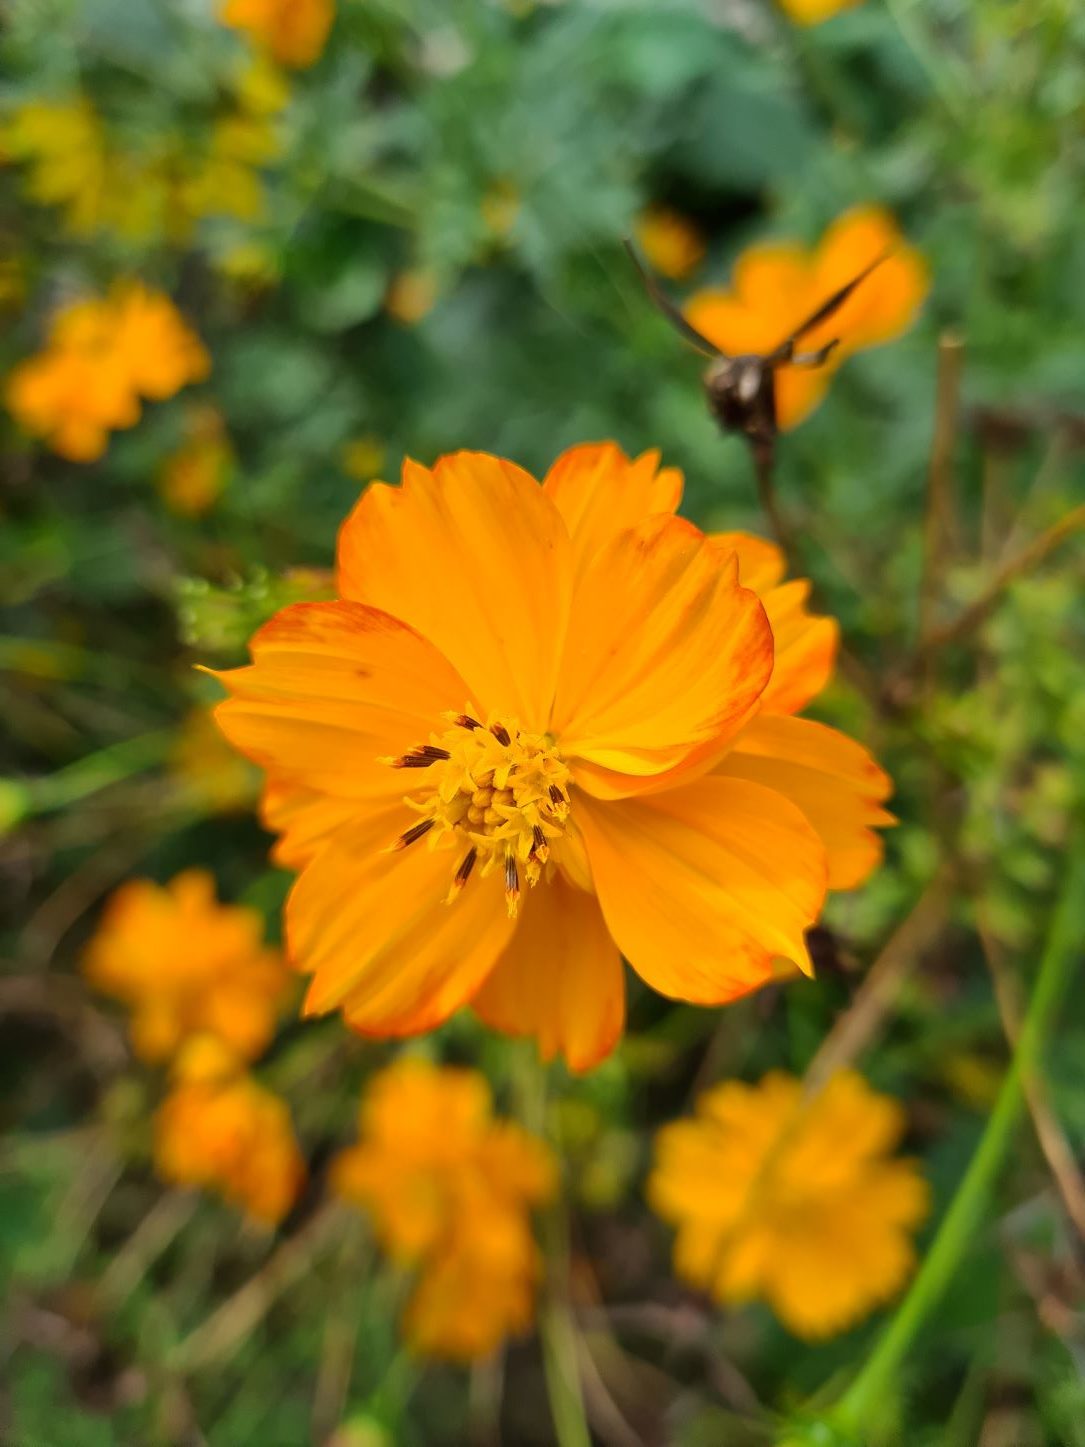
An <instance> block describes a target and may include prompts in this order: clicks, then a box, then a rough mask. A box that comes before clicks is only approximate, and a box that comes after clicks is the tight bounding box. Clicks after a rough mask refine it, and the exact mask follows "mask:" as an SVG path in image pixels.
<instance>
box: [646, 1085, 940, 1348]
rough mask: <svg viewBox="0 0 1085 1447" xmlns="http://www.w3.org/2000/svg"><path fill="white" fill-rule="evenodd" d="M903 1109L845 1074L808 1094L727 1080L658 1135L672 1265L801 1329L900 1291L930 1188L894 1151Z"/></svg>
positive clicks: (834, 1321)
mask: <svg viewBox="0 0 1085 1447" xmlns="http://www.w3.org/2000/svg"><path fill="white" fill-rule="evenodd" d="M903 1133H904V1112H903V1111H902V1110H901V1108H900V1106H899V1105H898V1104H897V1103H896V1101H894V1100H891V1099H890V1098H889V1097H888V1096H884V1095H876V1094H875V1093H874V1092H873V1091H872V1090H871V1089H870V1088H869V1086H868V1085H867V1084H866V1083H865V1081H864V1080H863V1079H862V1077H861V1076H859V1075H856V1074H854V1073H852V1072H844V1073H841V1074H839V1075H837V1076H835V1077H833V1079H831V1080H830V1081H829V1082H828V1084H827V1085H826V1086H825V1088H824V1089H823V1090H822V1091H821V1092H820V1093H819V1094H817V1095H814V1096H813V1097H812V1098H810V1099H806V1098H804V1095H803V1086H802V1082H801V1081H800V1080H795V1079H793V1078H792V1077H791V1076H788V1075H783V1074H780V1073H773V1074H770V1075H767V1076H766V1077H765V1078H764V1080H762V1081H761V1083H760V1084H759V1085H753V1086H750V1085H740V1084H739V1083H738V1082H736V1081H729V1082H728V1083H727V1084H725V1085H719V1086H716V1087H715V1088H714V1089H713V1090H710V1091H708V1092H706V1093H705V1094H704V1095H702V1096H701V1097H700V1099H699V1100H698V1101H697V1114H696V1116H695V1117H694V1118H693V1119H692V1120H683V1121H678V1122H676V1123H675V1124H673V1125H668V1126H665V1127H664V1128H663V1129H662V1130H661V1131H660V1132H659V1134H658V1136H657V1137H656V1165H655V1170H654V1172H653V1174H652V1176H651V1178H650V1180H649V1182H648V1196H649V1200H650V1202H651V1204H652V1206H653V1208H654V1209H655V1210H656V1211H657V1212H658V1213H659V1214H660V1215H661V1216H662V1217H663V1218H664V1219H665V1220H667V1221H670V1222H672V1223H673V1224H674V1225H676V1226H677V1227H678V1237H677V1240H676V1242H675V1251H674V1263H675V1269H676V1270H677V1271H678V1273H679V1274H680V1275H681V1276H683V1277H685V1278H686V1279H687V1280H688V1281H690V1282H692V1283H693V1285H695V1286H699V1287H704V1288H705V1289H706V1290H708V1291H711V1292H712V1294H713V1296H715V1298H716V1299H717V1301H720V1302H726V1303H727V1304H729V1305H738V1304H740V1303H744V1302H748V1301H753V1300H755V1299H757V1298H763V1299H764V1300H766V1301H768V1302H769V1303H770V1305H771V1306H772V1308H773V1309H774V1311H775V1312H776V1314H777V1315H778V1316H779V1317H780V1319H781V1320H782V1321H783V1322H784V1323H785V1324H786V1325H787V1326H788V1327H789V1328H790V1329H791V1330H792V1331H793V1332H795V1333H796V1334H797V1335H799V1336H803V1337H809V1338H812V1339H813V1338H818V1337H825V1336H832V1335H833V1334H834V1333H836V1332H840V1331H844V1330H846V1329H847V1328H848V1327H850V1326H854V1325H855V1323H856V1322H858V1321H860V1320H862V1318H863V1317H864V1316H866V1315H867V1314H868V1313H869V1312H870V1311H871V1310H872V1309H873V1308H874V1307H875V1306H878V1305H880V1304H881V1303H882V1302H884V1301H887V1300H888V1299H889V1298H890V1297H892V1296H893V1295H894V1294H895V1293H896V1292H897V1291H899V1290H900V1288H901V1286H902V1285H903V1284H904V1282H905V1280H906V1278H907V1277H908V1275H909V1274H910V1272H911V1270H912V1267H913V1266H914V1264H915V1251H914V1249H913V1246H912V1241H911V1233H912V1232H913V1231H914V1229H915V1228H916V1227H917V1226H918V1225H919V1223H920V1222H921V1221H922V1220H923V1218H924V1217H925V1216H926V1214H927V1211H928V1209H929V1199H928V1191H927V1185H926V1182H925V1181H924V1180H923V1177H922V1176H921V1175H920V1172H919V1168H918V1167H917V1166H916V1164H915V1163H914V1162H912V1161H907V1160H894V1159H892V1158H891V1152H892V1151H893V1149H894V1147H895V1146H896V1144H897V1142H898V1141H899V1139H900V1137H901V1136H902V1135H903Z"/></svg>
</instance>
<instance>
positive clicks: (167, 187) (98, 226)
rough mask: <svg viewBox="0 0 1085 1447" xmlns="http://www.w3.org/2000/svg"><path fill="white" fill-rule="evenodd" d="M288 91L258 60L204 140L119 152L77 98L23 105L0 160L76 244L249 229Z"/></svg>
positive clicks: (261, 203)
mask: <svg viewBox="0 0 1085 1447" xmlns="http://www.w3.org/2000/svg"><path fill="white" fill-rule="evenodd" d="M288 98H289V91H288V89H287V87H286V85H285V83H284V81H283V79H282V76H281V74H280V73H279V72H278V71H276V70H275V69H274V68H273V67H272V66H270V65H269V64H268V63H267V62H266V61H262V60H257V61H255V62H252V63H250V64H249V65H248V66H247V67H246V68H245V70H243V71H242V73H241V74H240V76H239V78H238V80H237V84H236V89H235V100H234V104H233V106H232V107H231V108H230V109H229V110H227V111H226V112H225V113H224V114H221V115H218V116H217V117H216V118H215V119H214V120H213V121H212V123H211V125H210V128H209V130H208V131H207V133H206V135H205V136H201V137H197V136H194V134H193V133H192V132H191V131H189V130H186V131H185V132H183V133H182V132H180V131H163V132H155V133H154V134H150V135H146V136H144V137H143V139H142V141H141V142H140V143H139V145H138V146H137V147H136V148H135V149H131V148H130V147H131V144H132V143H131V142H130V141H129V142H125V143H123V144H122V143H121V142H119V141H117V140H116V139H115V138H114V137H112V136H111V135H110V134H109V130H108V128H107V126H106V124H105V122H104V121H103V120H102V117H101V116H100V115H99V113H98V112H97V110H96V109H95V108H94V106H93V104H92V103H91V102H90V100H88V99H87V97H85V96H76V97H74V98H73V99H70V100H62V101H40V100H35V101H30V102H28V103H27V104H25V105H23V106H20V107H18V108H17V109H16V110H15V111H14V112H13V113H12V115H11V116H10V117H9V118H8V119H7V120H6V121H5V122H4V123H3V124H2V125H0V154H2V155H4V156H5V157H6V158H8V159H10V160H12V161H19V162H22V163H23V164H24V165H25V167H26V189H27V194H28V195H29V196H30V197H31V199H32V200H34V201H36V202H38V203H39V204H41V205H46V206H59V207H60V208H61V209H62V211H63V214H64V218H65V222H66V224H67V226H68V229H69V230H70V231H71V232H72V233H73V234H75V235H77V236H87V235H91V234H93V233H95V232H110V233H112V234H114V235H116V236H119V237H122V238H124V239H125V240H127V241H130V242H153V241H159V240H166V241H170V242H174V243H179V242H183V241H185V240H187V238H188V237H189V236H190V235H191V232H192V229H193V227H194V225H195V224H196V222H197V221H199V220H200V219H201V218H203V217H208V216H228V217H233V218H234V219H235V220H238V221H246V222H251V221H256V220H259V219H260V218H261V217H262V216H263V214H264V210H265V195H264V185H263V181H262V179H261V176H260V168H261V167H263V166H266V165H267V164H268V163H269V162H270V161H273V160H274V159H275V158H276V156H277V155H278V154H279V150H280V142H279V138H278V135H277V133H276V127H275V124H274V121H275V116H276V115H277V113H278V112H279V111H280V110H281V109H282V108H283V106H284V105H285V104H286V101H287V100H288Z"/></svg>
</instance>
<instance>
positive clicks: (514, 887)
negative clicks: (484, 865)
mask: <svg viewBox="0 0 1085 1447" xmlns="http://www.w3.org/2000/svg"><path fill="white" fill-rule="evenodd" d="M505 893H506V894H519V893H520V871H519V870H518V869H517V868H516V860H515V859H514V858H513V857H512V855H511V854H507V855H506V856H505Z"/></svg>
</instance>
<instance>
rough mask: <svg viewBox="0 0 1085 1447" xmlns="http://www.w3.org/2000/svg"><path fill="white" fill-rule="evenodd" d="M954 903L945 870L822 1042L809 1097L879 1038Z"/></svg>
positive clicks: (808, 1079)
mask: <svg viewBox="0 0 1085 1447" xmlns="http://www.w3.org/2000/svg"><path fill="white" fill-rule="evenodd" d="M952 899H953V888H952V881H951V878H950V874H949V871H948V870H943V871H941V872H939V873H938V874H936V875H935V877H934V878H933V879H932V880H931V882H930V883H929V884H928V885H927V887H926V889H924V891H923V893H922V894H921V895H920V896H919V898H918V899H917V900H916V902H915V904H914V905H913V907H912V909H911V911H910V912H909V913H908V914H907V915H906V916H905V918H904V919H903V921H902V922H901V923H900V924H899V925H898V926H897V928H896V929H895V930H894V931H893V933H892V935H891V936H890V937H889V940H888V941H887V942H886V944H885V946H884V948H883V949H882V951H881V953H880V954H879V955H878V958H877V959H876V960H875V961H874V963H873V965H871V967H870V969H869V970H868V971H867V974H866V976H865V977H864V979H863V983H862V985H861V986H860V987H859V989H858V991H857V992H856V995H855V998H854V1000H853V1001H852V1002H851V1004H850V1006H849V1007H848V1009H847V1010H846V1011H845V1012H844V1013H843V1014H842V1015H841V1016H840V1017H839V1018H838V1019H837V1020H836V1022H835V1023H834V1025H833V1027H832V1029H831V1030H830V1031H829V1033H828V1035H826V1037H825V1039H824V1040H823V1041H822V1043H821V1046H820V1048H819V1050H818V1052H817V1054H816V1055H815V1056H814V1058H813V1060H812V1061H811V1062H810V1064H809V1066H808V1067H807V1070H806V1074H805V1076H804V1081H803V1083H804V1088H805V1090H806V1093H807V1094H808V1095H812V1094H815V1093H816V1092H817V1091H819V1090H820V1089H821V1088H822V1086H824V1085H825V1083H826V1082H827V1081H828V1080H829V1079H830V1077H831V1076H833V1075H834V1074H835V1073H836V1072H837V1071H838V1070H842V1069H844V1068H845V1067H846V1066H848V1065H850V1064H851V1063H852V1061H854V1060H855V1059H857V1058H858V1056H860V1055H861V1054H862V1052H863V1051H864V1050H865V1049H866V1048H867V1046H868V1045H869V1044H870V1042H871V1040H873V1038H874V1037H875V1035H876V1034H877V1033H878V1031H879V1030H880V1029H881V1027H882V1024H883V1022H884V1020H885V1017H886V1016H887V1015H888V1014H889V1012H890V1010H892V1008H893V1005H894V1004H895V1003H896V1000H897V998H898V996H899V994H900V990H901V986H902V985H903V984H904V981H905V980H906V979H907V978H908V975H909V974H910V973H911V972H912V970H914V969H915V967H916V965H917V964H918V963H919V959H920V956H921V955H922V954H923V952H924V951H925V950H926V949H927V948H928V947H929V946H930V945H931V944H932V943H933V941H934V940H935V939H937V937H938V936H939V935H940V934H941V932H942V930H943V929H944V927H945V925H946V922H947V920H948V918H949V913H950V906H951V903H952Z"/></svg>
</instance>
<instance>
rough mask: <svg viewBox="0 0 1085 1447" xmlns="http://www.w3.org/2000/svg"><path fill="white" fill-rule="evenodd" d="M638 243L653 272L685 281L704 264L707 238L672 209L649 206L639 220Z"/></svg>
mask: <svg viewBox="0 0 1085 1447" xmlns="http://www.w3.org/2000/svg"><path fill="white" fill-rule="evenodd" d="M636 230H637V240H638V241H639V242H640V248H641V250H642V251H643V252H644V255H645V257H646V258H647V261H648V264H649V266H651V268H652V270H653V271H658V272H659V274H660V276H666V277H669V278H670V279H671V281H683V280H684V279H685V278H686V277H687V276H689V275H690V273H691V272H694V271H696V270H697V268H698V267H699V266H700V264H701V262H702V261H703V260H704V254H705V243H704V237H703V236H702V235H701V233H700V231H698V229H697V227H696V226H694V224H693V222H692V221H690V220H689V219H688V217H686V216H683V215H682V214H681V212H679V211H674V210H672V209H671V207H669V206H649V207H648V209H647V210H646V211H644V212H642V213H641V215H640V217H639V218H638V220H637V228H636Z"/></svg>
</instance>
